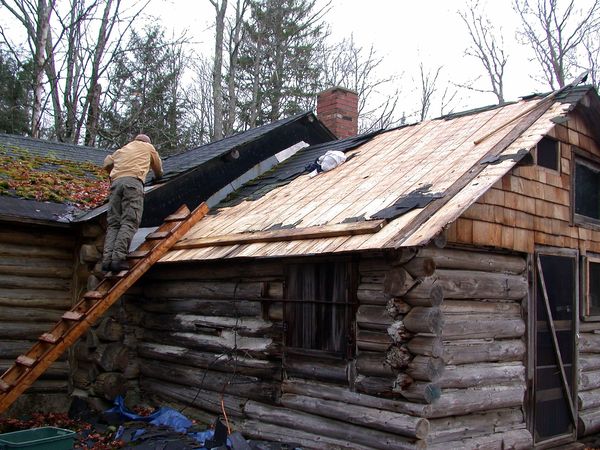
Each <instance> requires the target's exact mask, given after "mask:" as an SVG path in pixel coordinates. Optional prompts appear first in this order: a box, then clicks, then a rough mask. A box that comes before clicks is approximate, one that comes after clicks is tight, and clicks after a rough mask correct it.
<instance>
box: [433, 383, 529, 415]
mask: <svg viewBox="0 0 600 450" xmlns="http://www.w3.org/2000/svg"><path fill="white" fill-rule="evenodd" d="M524 396H525V384H524V383H515V384H510V385H502V386H485V387H478V388H468V389H443V390H442V395H441V397H440V399H439V400H438V401H437V402H435V403H433V404H432V405H430V408H429V409H427V410H425V411H424V414H423V417H427V418H437V417H446V416H454V415H456V416H460V415H465V414H468V413H475V412H479V411H488V410H491V409H501V408H512V407H521V406H522V405H523V399H524Z"/></svg>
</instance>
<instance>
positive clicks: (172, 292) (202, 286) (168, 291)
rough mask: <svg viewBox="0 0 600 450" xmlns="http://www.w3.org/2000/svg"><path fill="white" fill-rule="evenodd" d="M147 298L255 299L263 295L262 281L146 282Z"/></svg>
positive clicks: (145, 294)
mask: <svg viewBox="0 0 600 450" xmlns="http://www.w3.org/2000/svg"><path fill="white" fill-rule="evenodd" d="M144 296H145V297H147V298H201V299H223V300H227V299H236V300H256V299H260V298H262V297H263V283H260V282H240V283H235V282H226V281H212V282H211V281H178V282H176V283H164V282H162V283H160V282H148V283H146V284H145V285H144Z"/></svg>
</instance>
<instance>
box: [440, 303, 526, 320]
mask: <svg viewBox="0 0 600 450" xmlns="http://www.w3.org/2000/svg"><path fill="white" fill-rule="evenodd" d="M440 309H441V310H442V312H443V313H444V314H496V315H498V316H501V317H521V305H520V304H519V303H515V302H508V303H506V302H478V301H472V300H446V301H445V302H444V303H443V304H442V305H441V306H440Z"/></svg>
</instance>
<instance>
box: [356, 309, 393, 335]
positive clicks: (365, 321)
mask: <svg viewBox="0 0 600 450" xmlns="http://www.w3.org/2000/svg"><path fill="white" fill-rule="evenodd" d="M356 322H357V323H358V326H359V327H360V328H361V329H365V330H387V328H388V327H389V326H390V325H391V324H392V322H393V319H392V317H391V316H390V315H389V314H388V312H387V309H386V308H385V307H383V306H373V305H360V306H359V307H358V310H357V311H356Z"/></svg>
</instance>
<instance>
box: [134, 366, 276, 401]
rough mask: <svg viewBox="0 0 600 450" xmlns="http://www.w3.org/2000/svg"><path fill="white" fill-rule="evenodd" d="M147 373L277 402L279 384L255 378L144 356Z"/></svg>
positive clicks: (145, 372) (209, 388) (156, 376)
mask: <svg viewBox="0 0 600 450" xmlns="http://www.w3.org/2000/svg"><path fill="white" fill-rule="evenodd" d="M140 371H141V373H142V375H143V376H147V377H150V378H155V379H158V380H164V381H171V382H172V381H173V380H177V381H178V383H180V384H182V385H184V386H195V387H198V388H201V389H205V390H209V391H213V392H218V393H221V392H225V393H227V394H231V395H235V396H238V397H246V398H251V399H255V400H263V401H273V400H275V396H276V387H275V385H273V384H271V383H266V382H264V381H261V380H260V379H258V378H255V377H249V376H246V375H240V374H229V373H221V372H215V371H212V370H205V371H204V372H203V373H202V374H201V375H199V374H198V369H196V368H193V367H189V366H184V365H182V364H175V363H171V362H164V361H149V360H147V359H140Z"/></svg>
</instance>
